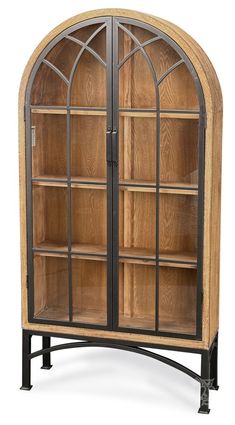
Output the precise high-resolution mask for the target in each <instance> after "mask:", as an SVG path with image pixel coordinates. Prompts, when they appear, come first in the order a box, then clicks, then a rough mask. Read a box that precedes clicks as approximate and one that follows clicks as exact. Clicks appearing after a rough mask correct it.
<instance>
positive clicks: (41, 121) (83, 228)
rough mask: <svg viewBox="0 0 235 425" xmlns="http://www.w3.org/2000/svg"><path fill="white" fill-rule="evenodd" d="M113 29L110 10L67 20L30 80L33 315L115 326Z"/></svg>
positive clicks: (30, 211) (36, 317) (28, 107)
mask: <svg viewBox="0 0 235 425" xmlns="http://www.w3.org/2000/svg"><path fill="white" fill-rule="evenodd" d="M111 37H112V34H111V18H98V19H93V20H90V21H89V22H88V21H86V22H85V23H81V24H79V25H76V26H74V27H70V28H69V29H68V30H66V31H65V32H64V33H62V34H61V35H60V36H59V39H57V40H55V41H54V42H52V43H51V44H50V45H49V46H48V48H47V49H46V50H45V51H44V52H43V54H42V55H41V57H40V58H39V60H38V62H37V63H36V65H35V68H34V70H33V75H32V77H31V82H30V84H29V86H30V88H29V90H28V98H27V112H26V125H27V135H28V145H27V154H28V155H27V160H28V193H27V201H28V222H29V228H28V235H29V238H28V241H29V270H30V280H31V282H30V300H31V302H30V306H31V308H30V319H31V320H36V321H42V322H44V321H49V322H54V321H55V322H56V323H58V322H62V323H64V322H66V324H71V325H75V324H76V323H77V324H81V325H82V326H83V327H84V326H89V327H92V326H94V327H110V326H111V302H110V297H111V284H112V274H111V270H112V250H111V237H112V227H111V225H112V222H111V220H108V217H111V216H112V164H110V163H107V161H106V132H107V129H108V128H109V127H110V126H111V125H112V114H111V108H112V105H111V79H110V74H111V72H112V70H111ZM107 164H108V166H107ZM107 223H108V225H107Z"/></svg>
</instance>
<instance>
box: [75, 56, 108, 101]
mask: <svg viewBox="0 0 235 425" xmlns="http://www.w3.org/2000/svg"><path fill="white" fill-rule="evenodd" d="M71 105H72V106H81V107H82V106H84V107H91V106H94V107H95V106H97V107H105V106H106V69H105V67H104V65H102V64H101V63H100V62H99V61H98V60H97V59H96V57H95V56H93V55H92V54H91V53H90V52H89V51H88V50H85V51H84V52H83V53H82V56H81V59H80V61H79V63H78V65H77V69H76V71H75V74H74V78H73V83H72V88H71Z"/></svg>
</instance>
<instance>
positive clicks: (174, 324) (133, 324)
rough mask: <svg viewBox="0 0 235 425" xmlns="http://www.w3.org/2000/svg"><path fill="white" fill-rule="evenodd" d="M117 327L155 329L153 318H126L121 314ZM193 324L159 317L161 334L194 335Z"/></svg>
mask: <svg viewBox="0 0 235 425" xmlns="http://www.w3.org/2000/svg"><path fill="white" fill-rule="evenodd" d="M119 326H120V327H122V328H135V329H147V330H154V329H155V317H154V316H152V317H143V318H142V317H141V318H139V317H126V316H124V315H123V314H120V315H119ZM195 329H196V327H195V323H192V322H183V321H182V320H181V321H173V320H168V319H167V318H164V317H160V324H159V331H162V332H173V333H174V332H175V333H182V334H188V335H194V334H195Z"/></svg>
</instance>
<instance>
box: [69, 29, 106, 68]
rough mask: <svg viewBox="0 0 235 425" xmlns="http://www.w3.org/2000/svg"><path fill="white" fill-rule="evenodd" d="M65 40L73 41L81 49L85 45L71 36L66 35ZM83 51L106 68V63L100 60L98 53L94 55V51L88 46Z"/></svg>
mask: <svg viewBox="0 0 235 425" xmlns="http://www.w3.org/2000/svg"><path fill="white" fill-rule="evenodd" d="M65 38H67V39H68V40H71V41H73V42H74V43H76V44H79V46H81V47H83V46H84V45H85V43H83V42H82V41H81V40H79V39H78V38H75V37H72V36H71V35H67V36H66V37H65ZM85 50H88V52H90V53H91V54H92V55H93V56H94V57H95V58H96V59H97V60H98V61H99V62H100V63H101V64H102V65H103V66H104V67H106V62H105V61H104V60H103V59H102V57H101V56H100V55H99V54H98V53H96V51H95V50H93V49H92V48H91V47H89V46H86V47H85Z"/></svg>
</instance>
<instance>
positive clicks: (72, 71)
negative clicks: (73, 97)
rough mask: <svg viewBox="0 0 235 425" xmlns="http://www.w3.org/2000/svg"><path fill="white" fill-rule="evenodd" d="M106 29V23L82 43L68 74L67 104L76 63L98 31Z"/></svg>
mask: <svg viewBox="0 0 235 425" xmlns="http://www.w3.org/2000/svg"><path fill="white" fill-rule="evenodd" d="M105 27H106V23H104V24H103V25H101V26H100V27H99V28H97V30H96V31H95V32H93V34H91V36H90V37H89V38H88V40H87V41H86V43H84V45H83V47H82V48H81V50H80V52H79V53H78V55H77V57H76V59H75V62H74V64H73V67H72V70H71V72H70V77H69V90H68V96H67V103H68V104H70V92H71V86H72V82H73V77H74V73H75V70H76V68H77V65H78V62H79V61H80V58H81V56H82V54H83V52H84V50H85V49H86V48H87V46H88V44H89V43H90V42H91V41H92V40H93V38H95V37H96V35H97V34H99V32H100V31H102V29H103V28H105Z"/></svg>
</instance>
